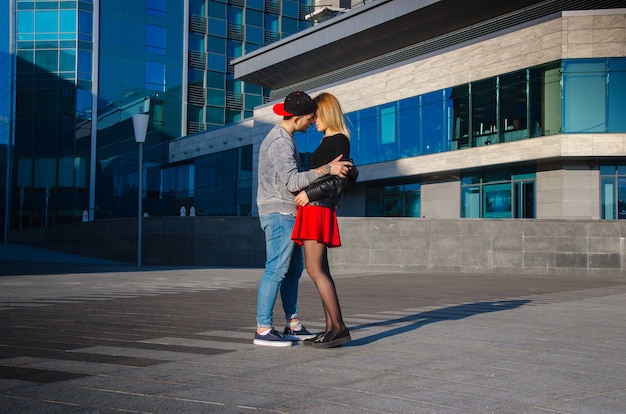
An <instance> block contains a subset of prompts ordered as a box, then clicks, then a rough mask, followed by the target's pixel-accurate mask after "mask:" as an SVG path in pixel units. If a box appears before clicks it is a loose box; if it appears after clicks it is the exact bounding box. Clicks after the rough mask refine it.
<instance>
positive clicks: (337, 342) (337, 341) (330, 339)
mask: <svg viewBox="0 0 626 414" xmlns="http://www.w3.org/2000/svg"><path fill="white" fill-rule="evenodd" d="M351 340H352V338H350V331H349V330H348V328H345V329H344V330H343V331H341V332H339V333H337V334H334V333H333V332H332V331H331V332H328V333H326V335H324V336H323V337H321V338H319V339H318V340H317V341H314V342H313V343H312V344H311V345H313V348H336V347H338V346H341V345H343V344H345V343H347V342H350V341H351Z"/></svg>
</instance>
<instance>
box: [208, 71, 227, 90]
mask: <svg viewBox="0 0 626 414" xmlns="http://www.w3.org/2000/svg"><path fill="white" fill-rule="evenodd" d="M206 82H207V87H208V88H215V89H224V88H225V87H226V75H225V74H224V73H217V72H207V74H206Z"/></svg>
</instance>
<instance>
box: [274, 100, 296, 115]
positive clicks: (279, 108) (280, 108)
mask: <svg viewBox="0 0 626 414" xmlns="http://www.w3.org/2000/svg"><path fill="white" fill-rule="evenodd" d="M272 109H273V110H274V113H275V114H276V115H280V116H293V114H290V113H289V112H287V111H285V104H284V102H281V103H277V104H276V105H274V107H273V108H272Z"/></svg>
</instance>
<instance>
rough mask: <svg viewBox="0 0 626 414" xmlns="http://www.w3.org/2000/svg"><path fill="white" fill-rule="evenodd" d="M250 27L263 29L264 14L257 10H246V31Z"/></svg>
mask: <svg viewBox="0 0 626 414" xmlns="http://www.w3.org/2000/svg"><path fill="white" fill-rule="evenodd" d="M250 26H255V27H260V28H263V13H261V12H260V11H257V10H251V9H250V8H247V9H246V29H248V28H249V27H250Z"/></svg>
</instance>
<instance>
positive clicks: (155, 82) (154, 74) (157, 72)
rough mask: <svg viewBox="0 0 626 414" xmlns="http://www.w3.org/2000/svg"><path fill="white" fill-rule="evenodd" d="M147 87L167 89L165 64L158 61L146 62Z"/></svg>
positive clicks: (157, 89) (160, 89) (156, 89)
mask: <svg viewBox="0 0 626 414" xmlns="http://www.w3.org/2000/svg"><path fill="white" fill-rule="evenodd" d="M145 67H146V71H145V83H144V84H145V88H146V89H151V90H155V91H163V92H164V91H165V65H164V64H162V63H158V62H146V65H145Z"/></svg>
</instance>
